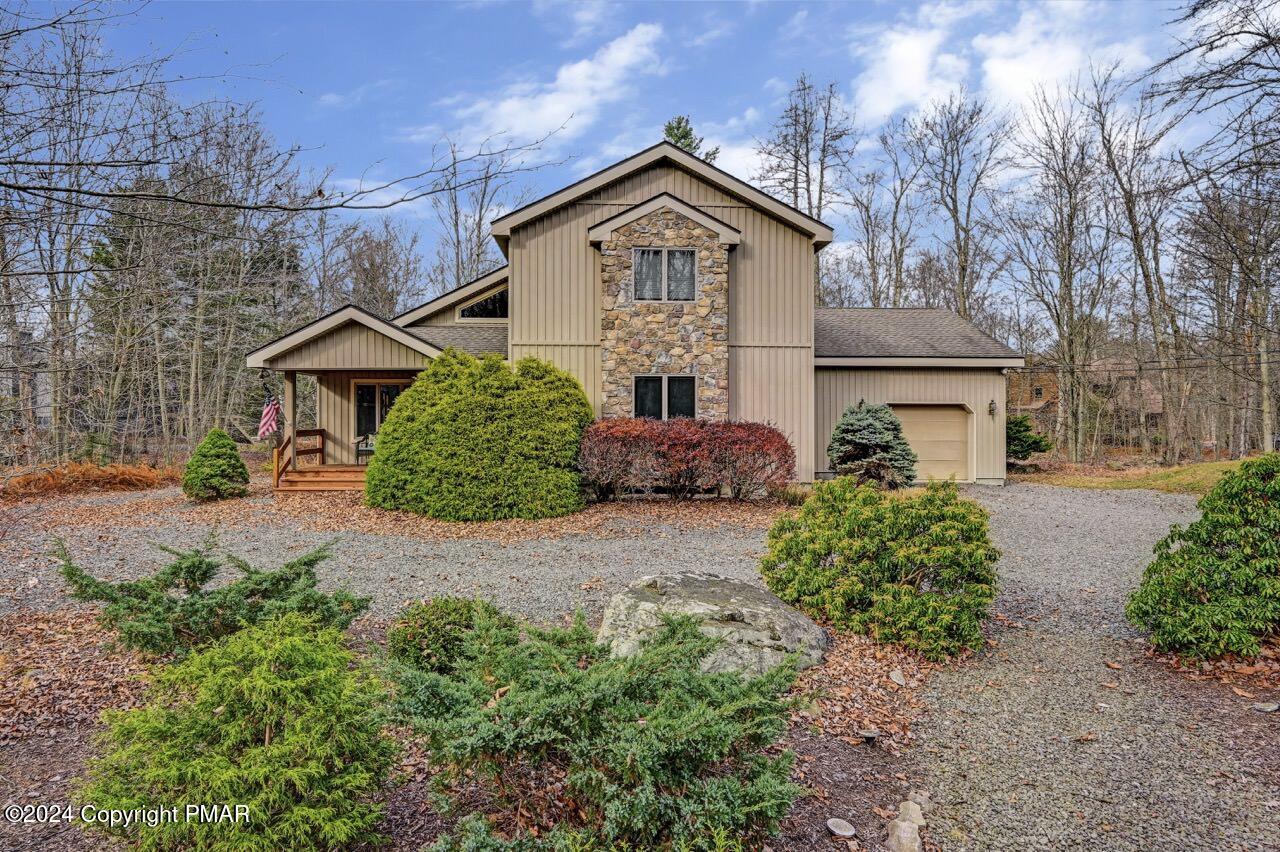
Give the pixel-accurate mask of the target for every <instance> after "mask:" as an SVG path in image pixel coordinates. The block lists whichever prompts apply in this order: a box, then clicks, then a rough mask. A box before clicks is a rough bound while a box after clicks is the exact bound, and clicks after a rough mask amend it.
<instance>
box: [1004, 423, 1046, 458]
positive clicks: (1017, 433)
mask: <svg viewBox="0 0 1280 852" xmlns="http://www.w3.org/2000/svg"><path fill="white" fill-rule="evenodd" d="M1004 434H1005V448H1006V452H1007V454H1008V456H1009V458H1011V459H1018V460H1019V461H1021V460H1023V459H1026V458H1030V457H1031V454H1032V453H1047V452H1049V450H1051V449H1053V442H1052V441H1050V440H1049V438H1048V436H1046V435H1040V434H1037V433H1036V431H1035V430H1034V429H1032V428H1031V418H1030V417H1029V416H1027V415H1026V414H1017V415H1014V416H1013V417H1010V418H1009V419H1008V420H1006V421H1005V427H1004Z"/></svg>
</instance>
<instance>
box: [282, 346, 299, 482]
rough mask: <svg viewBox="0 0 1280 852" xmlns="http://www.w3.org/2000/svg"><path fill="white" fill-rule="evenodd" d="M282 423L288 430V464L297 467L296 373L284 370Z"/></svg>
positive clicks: (295, 468)
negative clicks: (289, 439)
mask: <svg viewBox="0 0 1280 852" xmlns="http://www.w3.org/2000/svg"><path fill="white" fill-rule="evenodd" d="M284 423H285V428H286V429H288V430H289V437H290V438H292V440H291V441H289V466H290V467H292V468H293V469H294V470H297V469H298V374H297V372H295V371H294V370H286V371H285V374H284Z"/></svg>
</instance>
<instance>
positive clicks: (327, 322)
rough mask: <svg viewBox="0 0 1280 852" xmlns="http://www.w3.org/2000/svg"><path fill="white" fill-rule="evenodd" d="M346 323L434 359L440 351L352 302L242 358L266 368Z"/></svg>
mask: <svg viewBox="0 0 1280 852" xmlns="http://www.w3.org/2000/svg"><path fill="white" fill-rule="evenodd" d="M347 323H357V324H359V325H363V326H365V327H366V328H370V329H372V330H374V331H376V332H378V333H379V334H382V335H384V336H386V337H388V338H390V339H392V340H394V341H395V342H396V343H399V344H402V345H404V346H407V347H409V348H410V349H412V350H413V351H415V352H417V353H419V354H421V355H425V356H427V357H428V358H434V357H436V356H437V355H439V354H440V352H441V350H440V349H439V348H437V347H435V346H433V345H431V344H430V343H428V342H427V341H425V340H423V339H422V338H419V337H415V336H414V335H412V334H409V333H408V332H407V331H405V330H404V329H403V328H400V327H399V326H396V325H392V324H391V323H389V322H387V321H386V320H384V319H382V318H381V317H377V316H374V315H373V314H371V313H369V312H368V311H366V310H365V309H364V308H359V307H356V306H355V305H343V306H342V307H341V308H338V309H337V310H336V311H333V312H331V313H328V314H325V315H324V316H322V317H320V318H319V319H317V320H312V321H311V322H309V323H307V324H306V325H304V326H302V327H301V328H297V329H294V330H293V331H291V332H289V333H288V334H285V335H283V336H281V337H277V338H276V339H275V340H273V341H271V342H270V343H266V344H263V345H262V346H259V347H258V348H257V349H255V350H253V351H252V352H250V353H249V354H248V355H246V356H245V361H246V363H247V364H248V365H249V366H250V367H266V366H267V362H268V361H270V360H271V359H273V358H278V357H280V356H281V355H283V354H285V353H286V352H289V351H290V350H292V349H296V348H298V347H299V346H302V345H303V344H305V343H309V342H310V341H312V340H315V339H316V338H318V337H323V336H325V335H326V334H329V333H330V332H332V331H334V330H336V329H338V328H341V327H342V326H344V325H346V324H347Z"/></svg>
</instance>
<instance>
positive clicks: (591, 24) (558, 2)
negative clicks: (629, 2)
mask: <svg viewBox="0 0 1280 852" xmlns="http://www.w3.org/2000/svg"><path fill="white" fill-rule="evenodd" d="M533 11H534V13H535V14H537V15H540V16H542V17H553V18H554V21H555V24H554V25H555V26H557V27H559V28H560V29H564V28H563V27H560V21H561V20H563V21H566V22H567V23H568V32H567V33H566V34H565V37H564V38H562V39H561V43H563V44H577V43H579V42H581V41H584V40H585V39H587V38H589V37H591V36H593V35H596V34H597V33H598V32H599V31H601V30H603V29H604V27H605V25H606V24H607V23H608V21H609V4H608V3H607V2H606V0H535V2H534V4H533ZM562 13H567V14H562Z"/></svg>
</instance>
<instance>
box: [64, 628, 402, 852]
mask: <svg viewBox="0 0 1280 852" xmlns="http://www.w3.org/2000/svg"><path fill="white" fill-rule="evenodd" d="M385 701H386V693H385V690H384V687H383V685H382V684H381V682H380V681H378V680H377V679H376V678H374V677H373V676H372V675H371V674H369V672H368V671H367V670H366V669H365V668H364V667H363V666H360V665H356V661H355V657H354V655H353V654H352V653H351V651H350V650H349V649H348V648H347V645H346V643H345V641H344V639H343V635H342V633H341V632H339V631H338V630H335V629H332V628H325V629H317V627H316V625H315V623H314V622H313V621H311V620H309V619H306V618H304V617H302V616H299V615H286V616H284V617H282V618H279V619H276V620H273V621H270V622H266V623H264V624H262V625H259V626H257V627H250V628H247V629H245V630H242V631H240V632H238V633H235V634H233V635H231V636H229V637H227V638H226V639H224V640H222V641H220V642H218V643H216V644H214V645H211V646H209V647H208V648H206V649H205V650H202V651H199V652H197V653H195V654H192V655H191V656H190V657H187V658H186V659H185V660H182V661H181V662H178V663H175V664H173V665H171V666H168V667H165V668H162V669H160V670H159V671H158V672H157V673H156V675H155V679H154V682H153V686H152V690H151V694H150V698H149V701H148V703H147V704H146V705H145V706H143V707H140V708H137V709H133V710H126V711H108V712H107V713H106V714H104V720H105V721H106V723H107V730H106V731H105V732H104V733H103V734H102V735H101V737H100V743H99V745H100V746H101V748H102V752H103V754H102V756H101V757H99V758H97V759H95V760H94V761H93V762H92V763H91V764H90V766H89V771H88V778H87V781H86V782H85V783H84V785H83V786H82V787H81V789H80V791H79V799H80V800H81V802H82V803H84V804H92V805H94V806H96V807H97V808H99V809H116V808H119V809H124V810H135V809H147V808H160V807H172V806H174V805H179V806H181V805H182V803H192V804H206V805H209V804H223V803H226V804H233V805H234V804H239V805H246V806H247V807H248V809H249V810H248V819H247V821H239V822H237V821H223V822H201V821H197V820H190V821H187V820H182V819H179V820H177V821H162V822H159V823H158V824H157V825H146V824H138V823H134V824H132V825H130V826H127V827H125V826H116V827H115V828H113V829H112V828H107V827H106V826H102V827H103V829H104V830H109V831H112V832H113V833H115V834H117V835H119V836H121V837H123V838H124V839H125V840H126V841H127V843H128V845H130V846H131V847H133V848H136V849H144V850H168V849H198V850H205V849H208V850H212V849H323V850H329V849H340V848H347V847H350V846H354V845H356V844H363V843H365V842H368V841H371V840H373V841H376V840H377V839H378V838H377V835H376V831H375V830H376V828H377V826H378V823H379V822H380V821H381V819H382V810H383V809H382V806H381V805H380V804H377V802H376V797H377V796H378V794H379V791H380V789H381V788H382V785H383V783H384V781H385V780H386V777H387V773H388V771H389V770H390V768H391V764H392V761H393V758H394V756H395V752H396V746H395V744H394V741H392V740H391V739H390V738H389V737H388V736H386V735H384V734H383V732H382V727H383V722H384V715H383V709H382V708H383V704H384V702H385ZM99 825H100V826H101V825H102V824H101V823H100V824H99Z"/></svg>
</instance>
